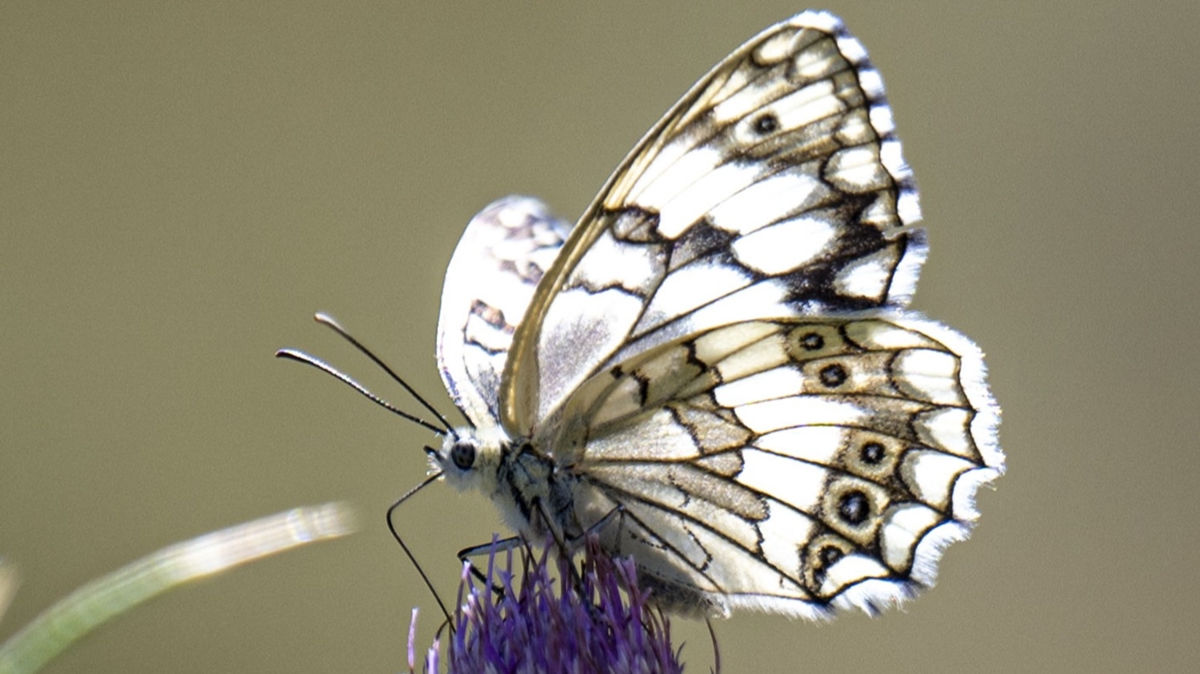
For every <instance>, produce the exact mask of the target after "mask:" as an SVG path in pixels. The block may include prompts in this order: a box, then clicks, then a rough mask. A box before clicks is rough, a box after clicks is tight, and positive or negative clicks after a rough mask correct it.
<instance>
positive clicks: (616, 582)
mask: <svg viewBox="0 0 1200 674" xmlns="http://www.w3.org/2000/svg"><path fill="white" fill-rule="evenodd" d="M520 549H521V554H520V571H519V581H520V582H515V581H516V580H517V579H518V574H517V573H515V572H514V570H513V552H512V550H509V551H507V552H506V553H505V557H504V563H503V564H502V565H500V564H497V559H496V549H495V548H494V547H493V549H492V551H491V553H490V554H489V555H488V565H487V567H488V568H487V573H486V578H487V583H486V585H480V584H477V583H476V579H475V578H474V577H473V576H472V575H471V574H470V572H469V571H468V569H467V567H466V566H465V565H464V568H463V576H462V582H461V583H460V585H459V597H458V599H459V601H458V608H457V609H456V610H455V615H454V620H455V632H454V634H453V635H451V636H450V641H449V648H448V651H447V652H446V653H444V654H443V656H442V657H444V659H445V660H446V664H447V672H449V673H451V674H467V673H468V672H470V673H475V672H513V673H516V672H522V673H524V672H530V673H545V674H558V673H560V672H562V673H564V674H565V673H567V672H570V673H571V674H587V673H591V672H595V673H597V674H599V673H600V672H604V673H605V674H609V673H618V674H619V673H626V672H628V673H630V674H634V673H636V674H642V673H645V674H652V673H654V674H656V673H659V672H662V673H675V672H682V671H683V665H682V664H680V662H679V653H678V652H677V651H674V650H673V649H672V648H671V640H670V624H669V622H668V620H667V619H666V617H665V616H664V615H663V614H662V613H661V611H659V610H658V609H657V608H656V607H655V606H654V605H653V604H652V603H651V602H650V598H649V593H647V592H644V591H642V590H640V589H638V586H637V572H636V568H635V566H634V564H633V561H632V560H631V559H610V558H609V557H608V556H606V555H605V554H604V553H603V552H601V551H600V549H599V545H598V544H597V543H596V541H595V540H589V541H588V545H587V546H586V550H585V554H584V559H583V566H582V569H581V572H580V573H579V574H578V579H579V580H578V585H577V583H576V580H575V577H574V576H573V575H572V573H571V571H570V568H569V567H568V564H570V563H571V562H570V560H568V559H566V558H565V557H564V556H563V555H561V554H560V553H559V551H558V548H557V547H556V546H555V545H554V543H553V542H550V543H549V544H548V545H546V547H545V550H544V551H543V552H542V553H541V554H540V555H535V553H533V552H532V551H530V550H529V549H528V548H525V547H521V548H520ZM551 561H553V562H554V567H555V570H556V571H557V573H553V574H552V573H551V568H550V567H551ZM501 566H502V567H503V568H500V567H501ZM493 586H496V587H499V588H502V592H499V593H496V592H493V591H491V590H490V589H489V588H490V587H493ZM464 594H465V597H464ZM409 649H410V652H411V650H412V645H411V643H410V645H409ZM436 651H437V646H436V644H435V647H434V649H432V650H431V651H430V652H429V656H428V657H427V659H426V662H425V670H426V671H427V672H437V671H438V669H437V668H438V667H439V659H440V658H439V655H438V654H437V653H436Z"/></svg>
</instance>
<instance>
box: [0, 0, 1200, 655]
mask: <svg viewBox="0 0 1200 674" xmlns="http://www.w3.org/2000/svg"><path fill="white" fill-rule="evenodd" d="M803 8H804V7H803V6H801V5H796V4H792V3H785V2H762V3H727V4H726V3H721V4H718V3H690V2H689V3H683V2H677V3H654V4H648V3H642V2H622V3H604V4H589V5H582V4H566V3H555V4H552V3H538V4H534V3H521V4H517V3H472V4H469V5H468V4H454V5H453V6H452V5H451V3H433V2H425V3H414V2H371V3H361V2H340V3H303V4H301V3H294V2H278V3H267V2H257V3H239V2H221V3H217V2H212V3H191V4H184V3H178V4H173V5H171V6H170V8H155V7H152V6H150V3H146V4H141V3H125V2H109V3H91V2H57V3H43V2H19V3H18V2H11V1H10V2H3V3H0V452H2V453H0V553H2V554H3V555H5V556H7V557H8V558H9V559H10V560H11V561H12V562H14V563H15V564H17V565H19V567H20V570H21V574H22V578H23V585H22V587H21V589H20V591H19V593H18V595H17V598H16V600H15V603H14V604H13V606H12V607H11V609H10V611H9V614H8V615H7V616H5V618H4V620H3V623H2V624H0V634H7V633H9V632H11V631H12V630H14V629H15V628H16V627H17V626H19V625H21V624H24V623H25V622H27V621H28V620H30V619H31V618H32V617H33V616H34V615H35V614H36V612H37V611H38V610H39V609H41V608H43V607H45V606H46V605H48V604H49V603H50V602H51V601H52V600H54V599H56V598H58V597H60V596H62V595H63V594H65V593H66V592H68V591H69V590H70V589H72V588H74V587H76V586H78V585H80V584H82V583H84V582H86V581H87V580H89V579H91V578H93V577H96V576H98V575H100V574H102V573H105V572H107V571H110V570H112V569H114V568H116V567H117V566H119V565H121V564H124V563H126V562H128V561H130V560H132V559H134V558H135V557H137V556H140V555H142V554H145V553H148V552H150V551H152V550H154V549H156V548H158V547H160V546H163V545H166V544H169V543H172V542H175V541H178V540H182V539H184V538H188V537H191V536H194V535H197V534H200V533H202V532H205V531H209V530H212V529H216V528H219V527H222V526H226V525H230V524H233V523H236V522H240V521H243V520H248V519H252V518H255V517H258V516H261V515H265V514H268V513H272V512H276V511H279V510H283V509H285V508H288V507H291V506H295V505H300V504H309V503H317V502H321V501H325V500H330V499H346V500H348V501H350V502H351V503H353V504H355V505H356V506H357V508H358V512H359V513H360V515H361V520H362V524H363V531H362V533H360V534H357V535H356V536H353V537H351V538H349V539H345V540H342V541H337V542H333V543H325V544H321V545H318V546H314V547H311V548H307V549H302V550H300V551H297V552H292V553H289V554H286V555H283V556H281V557H276V558H272V559H269V560H266V561H263V562H259V563H257V564H255V565H251V566H249V567H246V568H243V569H239V570H237V571H235V572H232V573H230V574H227V575H224V576H220V577H218V578H215V579H211V580H207V581H205V582H203V583H199V584H196V585H192V586H189V587H187V588H185V589H183V590H180V591H177V592H174V593H171V594H169V595H167V596H165V597H163V598H160V599H159V600H157V601H155V602H153V603H151V604H149V605H147V606H144V607H142V608H140V609H138V610H136V611H135V612H134V613H132V614H131V615H129V616H126V617H125V618H123V619H121V620H119V621H118V622H116V623H115V624H113V625H111V626H109V627H108V628H107V629H105V630H103V631H101V632H100V633H98V634H96V635H94V636H93V637H92V638H90V639H88V640H87V641H86V642H85V643H82V644H81V645H79V646H78V647H76V648H75V649H73V650H72V651H71V652H69V653H68V654H66V655H65V656H64V657H63V658H62V659H61V660H59V661H57V662H55V663H53V665H52V667H51V669H50V670H49V671H54V672H159V671H172V672H205V673H207V672H220V671H247V672H255V671H266V672H284V671H287V672H297V673H299V672H327V671H348V672H351V671H352V672H394V671H399V670H401V669H405V665H404V649H405V639H406V634H407V630H408V622H409V612H410V609H411V608H412V607H413V606H420V607H421V608H422V610H423V611H424V613H423V616H424V618H425V619H424V621H423V622H422V623H421V630H420V633H419V637H420V642H421V643H422V644H424V643H427V641H428V639H429V638H430V636H431V633H432V629H433V626H434V624H435V623H436V616H435V615H434V610H435V608H434V604H433V601H432V600H431V598H430V597H429V595H428V594H427V593H426V592H425V591H424V590H423V589H422V588H421V587H420V585H419V582H418V579H417V576H416V574H415V572H414V571H413V569H412V567H411V566H410V565H409V563H408V562H407V561H406V560H405V559H404V557H403V556H402V554H401V552H400V551H399V549H398V548H397V546H396V545H395V543H394V542H393V541H392V540H391V538H390V537H389V535H388V533H387V531H386V529H385V528H384V525H383V511H384V508H385V507H386V505H387V504H388V503H389V502H390V501H391V500H392V499H393V498H395V497H396V496H398V495H399V494H401V493H402V492H403V491H404V490H405V489H407V488H408V487H410V486H411V485H413V484H415V483H416V482H417V481H418V480H419V479H420V478H421V476H423V475H424V472H425V460H424V456H423V453H422V451H421V450H420V448H421V446H422V445H424V444H426V443H430V442H433V441H434V438H433V437H432V436H431V435H430V434H429V433H427V432H425V431H423V430H421V429H419V428H417V427H414V426H413V425H411V424H408V423H406V422H403V421H401V420H399V419H397V418H394V417H392V416H390V415H388V414H386V413H384V412H383V411H381V410H379V409H378V408H376V407H375V406H373V405H371V404H370V403H368V402H367V401H365V400H363V399H362V398H360V397H358V396H355V395H353V394H352V393H351V392H350V391H349V390H347V389H345V388H344V387H343V386H341V385H339V384H337V383H336V382H334V381H333V380H331V379H329V378H326V377H323V376H320V375H319V374H318V373H316V372H315V371H312V370H310V369H307V368H304V367H301V366H299V365H296V364H292V363H286V362H280V361H276V360H275V359H273V358H272V357H271V354H272V352H273V350H274V349H276V348H277V347H281V346H298V347H303V348H306V349H309V350H311V351H313V352H315V353H317V354H319V355H321V356H323V357H327V358H328V359H330V360H332V361H333V362H335V363H337V364H338V365H341V366H343V367H345V368H346V369H347V370H348V371H350V372H351V373H352V374H354V375H356V376H360V377H362V379H363V380H364V381H365V382H366V383H367V384H368V385H370V386H371V387H372V388H374V389H376V390H377V391H379V392H380V393H382V394H384V395H386V396H388V397H390V398H393V399H395V400H396V401H397V402H398V403H400V404H401V405H403V406H405V407H406V408H409V409H415V405H414V404H413V403H411V402H409V401H408V400H407V399H406V398H405V397H404V396H403V395H402V394H401V393H400V392H399V391H398V389H397V388H396V387H395V386H394V385H391V384H389V383H388V382H387V381H386V379H385V378H384V377H382V376H381V375H380V373H379V372H378V371H377V370H376V368H374V367H373V366H372V365H371V364H370V363H368V362H367V361H366V360H365V359H363V358H362V357H360V356H358V355H357V354H356V353H354V352H352V350H351V349H350V348H349V347H348V346H347V345H346V344H344V343H342V342H340V341H338V340H337V339H336V338H335V337H334V336H333V335H332V334H330V333H328V331H326V330H323V329H321V328H319V327H318V326H316V325H315V324H313V323H312V322H311V320H310V316H311V314H312V313H313V312H314V311H316V310H327V311H330V312H332V313H333V314H334V315H336V316H338V317H339V318H340V319H341V320H342V321H343V322H344V323H345V324H346V325H347V326H349V327H350V328H351V329H352V330H353V332H354V333H355V334H356V335H358V336H359V337H361V338H362V339H363V340H364V341H366V342H367V343H368V344H370V345H372V346H373V347H374V348H376V349H377V350H378V351H379V352H380V354H381V355H383V356H384V357H385V358H386V359H387V360H388V362H390V363H391V364H392V365H393V366H394V367H395V368H396V369H397V370H398V371H400V372H402V373H404V374H405V376H407V377H409V378H410V379H411V381H412V383H413V384H414V385H415V386H416V388H417V389H419V390H420V391H423V392H425V393H426V395H427V396H428V397H429V398H431V399H432V400H433V401H434V402H435V404H436V405H438V407H439V408H441V409H443V410H446V411H447V412H449V411H450V410H451V405H450V403H449V400H448V398H447V397H446V395H445V393H444V392H443V388H442V385H441V382H440V381H439V379H438V376H437V371H436V367H435V364H434V359H433V338H434V330H435V324H436V317H437V310H438V297H439V293H440V287H441V283H442V277H443V273H444V269H445V265H446V262H447V260H448V259H449V257H450V254H451V252H452V250H453V246H454V244H455V242H456V240H457V237H458V236H459V234H460V233H461V231H462V229H463V226H464V225H465V224H466V222H467V220H468V219H469V218H470V217H471V215H472V214H473V213H474V212H475V211H477V210H478V209H479V208H480V207H482V206H483V205H484V204H486V203H487V202H489V201H490V200H492V199H494V198H496V197H499V196H501V195H504V194H507V193H511V192H525V193H532V194H537V195H539V196H541V197H542V198H543V199H545V200H546V201H547V202H548V203H550V204H551V205H552V206H553V207H554V208H555V209H556V210H558V211H559V212H560V213H562V214H563V215H564V216H567V217H568V218H574V217H575V216H576V215H577V214H578V213H579V212H580V211H581V210H582V209H583V207H584V206H585V205H586V204H587V202H588V201H589V200H590V199H591V197H592V196H593V195H594V193H595V191H596V189H597V188H598V187H599V186H600V184H601V183H602V182H603V181H604V179H605V177H606V176H607V175H608V172H609V171H610V170H611V169H612V167H614V166H615V165H616V164H617V162H618V161H620V159H621V158H622V156H623V155H624V153H625V152H626V151H627V150H628V149H629V148H631V147H632V146H633V144H634V143H635V141H636V140H637V139H638V138H639V137H640V135H641V134H642V133H643V132H644V130H645V129H647V128H649V126H650V125H651V124H652V123H653V122H654V121H655V120H656V119H657V118H658V116H659V115H660V114H661V113H662V112H663V111H665V110H666V109H667V107H668V106H670V104H671V103H672V102H673V101H674V100H675V99H676V97H677V96H679V95H680V94H681V93H682V92H683V91H684V90H685V89H686V88H687V87H688V86H690V85H691V84H692V82H693V81H694V80H695V79H696V78H698V77H699V76H700V75H701V74H703V73H704V72H705V71H706V70H707V69H708V68H709V67H710V66H711V65H712V64H714V63H715V62H717V61H718V60H719V59H720V58H721V57H723V56H724V55H725V54H726V53H728V52H729V51H731V50H732V49H734V48H735V47H737V46H738V45H739V44H740V43H741V42H742V41H743V40H745V39H747V38H749V37H750V36H751V35H753V34H755V33H756V32H757V31H759V30H760V29H762V28H764V27H766V26H768V25H770V24H771V23H773V22H775V21H778V20H781V19H784V18H786V17H788V16H790V15H792V14H794V13H796V12H798V11H800V10H801V9H803ZM829 9H831V10H833V11H834V12H836V13H838V14H840V15H841V16H842V17H843V18H845V20H846V22H847V24H848V25H849V26H850V28H851V30H852V31H853V32H854V33H855V34H856V35H857V36H858V37H859V38H860V39H861V40H862V41H863V42H864V43H865V44H866V46H867V48H868V49H869V50H870V52H871V54H872V57H873V59H874V61H875V63H876V65H877V66H878V67H879V69H880V70H881V71H882V73H883V75H884V78H885V80H886V82H887V85H888V92H889V95H890V99H891V102H892V105H893V108H894V110H895V115H896V119H897V122H898V125H899V129H900V132H901V137H902V138H903V140H904V143H905V154H906V156H907V158H908V160H909V162H910V163H911V164H912V165H913V167H914V168H915V171H916V174H917V178H918V182H919V184H920V186H921V188H922V204H923V206H924V210H925V215H926V220H925V224H926V225H927V226H928V227H929V230H930V238H931V241H932V251H931V256H930V260H929V263H928V264H927V266H926V268H925V271H924V275H923V278H922V283H921V287H920V291H919V292H918V294H917V298H916V301H915V302H914V305H915V307H916V308H917V309H919V310H921V311H924V312H926V313H928V314H929V315H930V316H932V317H935V318H938V319H940V320H943V321H945V322H946V323H948V324H949V325H952V326H954V327H956V328H958V329H959V330H962V331H963V332H965V333H966V334H967V335H969V336H971V337H972V338H973V339H974V340H976V341H977V342H978V343H979V344H980V345H981V346H982V347H983V349H984V350H985V351H987V353H988V364H989V366H990V368H991V373H992V375H991V382H992V386H993V388H994V391H995V394H996V397H997V398H998V399H999V401H1000V402H1001V404H1002V406H1003V408H1004V423H1003V424H1002V427H1001V439H1002V444H1003V447H1004V449H1005V451H1006V452H1007V454H1008V456H1009V473H1008V475H1006V476H1005V477H1004V478H1003V479H1001V480H1000V481H999V482H998V483H997V488H996V490H995V491H990V490H985V491H984V492H983V493H981V495H980V499H979V500H980V506H981V509H982V511H983V513H984V517H983V518H982V520H981V523H980V525H979V526H978V528H977V530H976V533H975V536H974V537H973V538H972V539H971V540H970V541H968V542H966V543H961V544H958V545H955V546H953V547H952V548H951V549H950V550H949V552H948V554H947V556H946V558H945V561H944V565H943V567H942V572H941V575H940V578H939V584H938V587H937V588H936V589H934V590H932V591H930V592H928V593H926V594H925V595H923V596H922V597H921V598H920V599H919V600H917V601H915V602H912V603H910V604H908V605H907V607H906V608H905V610H904V611H902V612H896V611H893V612H891V613H889V614H887V615H885V616H883V617H881V618H879V619H869V618H867V617H865V616H862V615H847V616H843V617H841V618H839V619H838V620H836V621H834V622H833V623H831V624H829V625H823V626H817V625H813V624H808V623H803V622H792V621H789V620H787V619H785V618H781V617H776V616H763V615H755V614H738V615H736V616H735V617H734V618H733V619H732V620H730V621H728V622H721V623H718V625H717V629H718V633H719V636H720V644H721V650H722V656H723V660H724V667H725V671H726V672H749V671H757V672H788V671H801V672H849V671H855V672H883V671H887V672H917V671H972V672H975V671H978V672H984V671H993V672H1071V671H1079V672H1092V671H1114V672H1116V671H1146V672H1149V671H1185V670H1189V669H1191V668H1193V667H1196V666H1197V665H1196V661H1197V657H1198V656H1200V639H1198V638H1197V629H1198V628H1200V612H1198V611H1197V609H1196V606H1197V603H1198V600H1200V586H1198V581H1197V569H1196V567H1197V561H1198V559H1200V557H1198V554H1197V552H1198V548H1197V535H1198V534H1200V526H1198V525H1197V521H1198V516H1197V513H1196V512H1195V505H1196V503H1197V496H1196V494H1197V489H1198V483H1200V478H1198V475H1200V444H1198V442H1197V437H1200V422H1198V417H1200V405H1198V402H1200V396H1198V395H1197V391H1198V389H1200V384H1198V382H1200V359H1198V358H1197V351H1196V345H1197V339H1196V335H1197V317H1198V316H1197V314H1198V312H1197V306H1196V305H1197V300H1196V291H1197V289H1198V288H1200V284H1198V281H1200V271H1198V264H1197V257H1198V253H1200V233H1198V232H1200V228H1198V225H1200V214H1198V209H1197V193H1198V192H1200V189H1198V188H1200V179H1198V176H1200V152H1198V150H1200V140H1198V139H1200V132H1198V131H1197V126H1196V121H1195V120H1196V109H1197V96H1198V91H1200V86H1197V77H1198V73H1200V70H1198V66H1200V59H1198V58H1197V57H1198V55H1200V46H1198V40H1197V39H1196V37H1195V36H1196V34H1197V29H1200V3H1194V2H1183V1H1180V2H1175V3H1168V2H1157V3H1133V2H1127V3H1120V2H1098V3H1083V2H1075V3H1045V2H1008V3H965V2H951V1H947V2H919V3H897V2H841V3H837V4H835V5H833V6H831V7H830V8H829ZM401 521H402V528H403V530H404V531H405V533H406V534H407V535H408V537H409V540H410V542H411V544H412V546H413V547H414V548H415V550H416V551H417V553H418V555H419V556H420V558H421V559H422V560H424V562H425V564H426V565H427V566H428V568H429V570H430V571H431V573H432V574H433V575H434V577H435V580H436V582H437V583H438V585H439V587H441V588H444V591H445V593H446V595H447V596H448V597H449V598H451V599H452V597H453V592H454V587H455V582H456V578H457V575H458V569H457V565H456V563H455V561H454V558H453V553H454V551H456V550H457V549H459V548H461V547H464V546H467V545H470V544H473V543H479V542H484V541H487V540H488V538H489V537H490V535H491V532H492V531H494V530H498V527H499V524H498V522H497V519H496V517H495V515H494V513H493V508H492V506H491V505H490V504H489V503H487V502H486V500H484V499H483V498H482V497H480V496H477V495H471V494H465V495H459V494H456V493H453V492H452V490H450V489H448V488H446V487H445V486H443V485H435V486H434V487H433V488H430V489H429V490H428V491H427V492H426V493H422V494H420V495H419V496H417V497H416V498H415V499H414V500H413V501H412V502H411V505H410V506H408V507H405V508H404V509H403V510H402V511H401ZM674 627H675V634H676V637H677V642H686V646H685V647H684V655H685V658H686V660H687V661H688V663H689V671H691V672H704V671H707V670H708V667H709V664H710V658H711V647H710V646H709V642H708V637H707V634H706V633H705V631H704V627H703V625H702V624H698V623H693V622H688V621H682V620H681V621H677V622H676V623H675V624H674Z"/></svg>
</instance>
